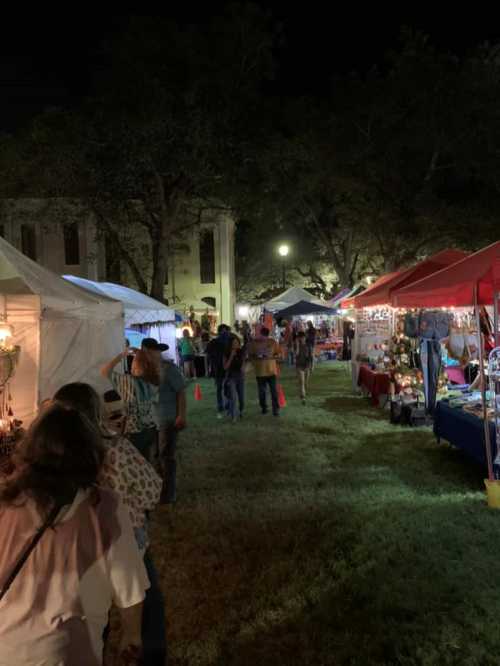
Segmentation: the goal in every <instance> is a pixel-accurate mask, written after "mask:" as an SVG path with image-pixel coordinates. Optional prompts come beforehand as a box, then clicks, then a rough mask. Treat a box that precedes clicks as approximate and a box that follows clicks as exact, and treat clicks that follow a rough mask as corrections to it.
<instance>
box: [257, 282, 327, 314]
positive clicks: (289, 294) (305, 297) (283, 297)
mask: <svg viewBox="0 0 500 666" xmlns="http://www.w3.org/2000/svg"><path fill="white" fill-rule="evenodd" d="M299 301H308V302H309V303H316V304H317V305H327V304H326V303H325V302H323V301H322V300H321V299H319V298H316V296H313V295H312V294H310V293H309V292H308V291H306V290H305V289H302V287H290V288H289V289H287V290H286V291H284V292H283V293H282V294H278V296H275V297H274V298H271V299H270V300H269V301H266V302H265V303H261V308H263V309H265V310H268V311H269V312H279V310H285V308H288V307H290V306H291V305H295V304H296V303H298V302H299Z"/></svg>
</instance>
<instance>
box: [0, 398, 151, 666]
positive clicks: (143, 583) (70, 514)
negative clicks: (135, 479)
mask: <svg viewBox="0 0 500 666" xmlns="http://www.w3.org/2000/svg"><path fill="white" fill-rule="evenodd" d="M103 455H104V452H103V448H102V443H101V437H100V433H99V432H97V431H96V429H95V428H94V427H93V426H92V424H91V423H90V422H89V421H88V419H87V418H86V417H85V416H84V415H82V414H80V413H79V412H78V411H76V410H72V409H67V408H65V407H63V406H60V405H56V406H54V407H53V408H51V409H49V410H48V411H46V412H44V413H43V414H42V415H41V416H40V418H39V419H38V420H37V421H36V422H35V423H34V424H33V425H32V427H31V428H30V431H29V432H28V434H27V437H26V438H25V440H24V442H23V443H22V445H21V446H20V448H19V451H18V452H17V454H16V461H15V462H16V470H15V472H14V475H13V476H12V477H10V479H9V480H8V481H7V482H4V483H3V485H1V486H0V530H1V533H2V548H1V549H0V590H1V589H2V588H3V587H4V585H5V583H6V581H7V579H8V578H9V576H10V574H11V572H12V570H13V568H14V567H15V565H16V563H17V562H18V561H19V559H20V556H21V554H22V552H23V551H24V549H25V547H26V546H27V544H29V543H30V542H31V541H32V538H33V536H34V534H35V532H36V531H37V530H38V529H39V527H40V525H41V524H43V522H44V521H45V520H46V518H47V516H48V515H49V514H50V513H51V512H52V511H53V509H54V507H59V506H60V507H61V509H60V510H59V511H58V513H57V516H56V517H55V520H54V522H53V525H52V526H51V527H49V528H48V529H46V530H45V531H44V532H43V534H42V536H41V538H40V541H39V542H38V543H37V545H36V546H35V547H34V549H33V550H32V552H31V553H30V555H29V557H28V559H27V560H26V562H25V564H24V566H23V567H22V569H21V570H20V572H19V573H18V575H17V576H16V578H15V579H14V581H13V582H12V584H11V586H10V588H9V589H8V590H7V591H6V593H5V595H4V596H3V598H2V599H1V601H0V666H12V665H13V664H16V666H84V665H85V666H99V665H100V664H102V648H103V645H102V634H103V630H104V628H105V626H106V624H107V621H108V613H109V610H110V607H111V605H112V604H113V603H114V604H115V605H116V606H117V607H118V609H119V610H120V615H121V619H122V624H123V630H124V631H123V636H124V638H123V642H122V645H121V652H122V654H125V653H126V654H127V655H128V657H131V660H130V661H129V662H128V663H134V658H135V659H137V660H138V659H139V656H140V651H141V614H142V602H143V599H144V597H145V590H146V589H147V587H148V586H149V582H148V579H147V575H146V571H145V568H144V564H143V561H142V558H141V556H140V553H139V550H138V548H137V545H136V543H135V539H134V534H133V531H132V525H131V522H130V518H129V515H128V512H127V510H126V509H125V508H124V507H123V505H122V504H121V503H120V501H119V498H118V496H117V495H115V494H114V493H113V492H111V491H109V490H106V489H103V488H98V487H97V486H96V485H95V482H96V479H97V476H98V473H99V469H100V467H101V464H102V460H103ZM56 511H57V508H56ZM137 663H138V662H137Z"/></svg>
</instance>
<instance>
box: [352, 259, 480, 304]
mask: <svg viewBox="0 0 500 666" xmlns="http://www.w3.org/2000/svg"><path fill="white" fill-rule="evenodd" d="M466 256H467V254H466V253H465V252H462V251H461V250H453V249H448V250H442V251H441V252H438V253H437V254H434V255H432V256H431V257H428V258H427V259H424V260H423V261H420V262H419V263H418V264H415V265H414V266H411V267H410V268H407V269H406V270H402V271H397V272H395V273H389V274H388V275H386V276H383V277H384V278H385V279H382V278H381V279H380V280H377V282H376V283H375V284H373V285H372V286H371V287H370V288H369V289H367V290H366V291H364V292H363V293H362V294H359V295H358V296H356V297H355V298H354V307H356V308H366V307H374V306H383V305H392V294H393V292H394V291H395V290H396V289H401V288H402V287H404V286H406V285H409V284H413V283H414V282H416V281H417V280H421V279H422V278H425V277H427V276H428V275H432V274H434V273H436V271H440V270H441V269H442V268H445V267H447V266H451V265H453V264H455V263H456V262H457V261H460V260H461V259H464V258H465V257H466Z"/></svg>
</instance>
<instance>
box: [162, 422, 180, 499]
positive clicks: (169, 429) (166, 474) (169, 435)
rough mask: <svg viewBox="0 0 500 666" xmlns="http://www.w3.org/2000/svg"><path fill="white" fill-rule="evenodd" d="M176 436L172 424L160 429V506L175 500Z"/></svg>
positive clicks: (176, 433)
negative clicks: (161, 485) (161, 486)
mask: <svg viewBox="0 0 500 666" xmlns="http://www.w3.org/2000/svg"><path fill="white" fill-rule="evenodd" d="M177 436H178V432H177V430H176V429H175V425H174V423H173V422H171V423H167V425H165V426H162V427H161V428H160V434H159V461H160V469H161V474H162V478H163V489H162V493H161V499H160V504H172V503H173V502H175V501H176V498H177V460H176V455H175V454H176V451H177Z"/></svg>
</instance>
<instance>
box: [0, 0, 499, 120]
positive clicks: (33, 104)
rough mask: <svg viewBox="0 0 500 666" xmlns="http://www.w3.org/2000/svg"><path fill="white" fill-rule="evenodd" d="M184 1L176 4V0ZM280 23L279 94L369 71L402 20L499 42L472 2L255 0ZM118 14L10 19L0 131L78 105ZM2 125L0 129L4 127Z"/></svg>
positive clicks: (440, 38)
mask: <svg viewBox="0 0 500 666" xmlns="http://www.w3.org/2000/svg"><path fill="white" fill-rule="evenodd" d="M179 4H181V3H179ZM223 4H224V3H223V2H213V1H212V2H203V3H197V2H183V3H182V6H181V7H178V6H177V7H175V8H172V9H170V10H169V11H164V12H163V13H162V14H163V15H167V16H171V17H172V18H176V19H179V20H181V21H189V22H193V23H195V22H203V20H205V19H206V18H207V16H209V15H210V14H215V13H217V12H218V11H220V8H221V6H222V5H223ZM258 4H260V5H261V6H263V7H265V8H268V9H271V10H272V13H273V16H274V17H275V19H276V20H277V21H280V22H281V23H282V24H283V31H284V36H285V44H284V46H283V48H282V49H281V51H280V52H279V54H278V62H279V75H278V79H277V81H276V84H275V88H276V92H278V93H279V94H284V95H302V94H311V93H312V94H321V93H325V92H326V91H327V90H328V82H329V80H330V78H331V77H332V76H333V75H334V74H343V73H346V72H349V71H352V70H358V71H361V72H363V71H366V70H367V69H368V68H369V67H371V66H372V65H373V64H375V63H377V64H383V60H384V54H385V53H386V52H387V51H388V50H389V49H392V48H396V47H397V45H398V38H399V35H400V30H401V26H402V25H408V26H411V27H413V28H416V29H420V30H422V31H424V32H425V33H427V34H428V35H429V36H430V38H431V41H432V43H433V44H435V45H436V46H438V47H440V48H442V49H446V50H452V51H454V52H456V53H458V54H462V53H465V52H467V50H469V49H470V48H473V47H474V46H475V45H476V44H478V43H481V42H484V41H486V40H489V41H492V42H495V41H500V28H495V26H496V25H498V24H497V22H496V21H495V20H494V16H493V13H492V12H493V10H491V13H489V14H488V12H485V11H481V12H479V11H477V12H472V11H471V8H470V7H465V8H464V9H459V8H458V4H455V5H454V6H453V13H452V14H451V12H447V13H442V14H436V11H435V10H434V11H431V10H430V9H429V10H426V9H425V8H424V7H423V6H419V9H418V11H415V10H414V11H413V12H412V13H408V12H405V11H404V10H403V9H399V10H395V9H392V10H390V9H389V8H387V9H383V8H381V7H380V5H381V3H379V6H378V7H376V8H372V9H369V10H367V9H365V8H363V7H361V6H359V7H354V8H353V9H351V10H346V9H345V8H343V9H342V10H340V9H337V6H339V5H334V4H333V3H330V4H327V3H324V2H317V1H312V0H310V1H308V2H302V3H300V4H299V5H298V6H294V7H292V6H291V2H290V1H288V2H286V1H285V0H283V1H279V0H277V1H275V2H259V3H258ZM119 22H120V16H117V15H111V14H105V13H102V12H101V13H99V14H94V13H90V12H89V13H80V14H78V13H75V12H74V11H73V12H71V11H69V10H68V11H66V12H64V11H59V12H57V14H52V15H51V14H50V13H44V14H43V15H40V16H38V17H37V16H35V15H31V14H30V17H29V18H27V17H26V16H25V17H24V18H23V19H22V20H21V17H19V20H12V21H11V22H10V24H9V27H8V28H7V23H4V25H3V29H4V34H2V35H1V39H0V82H1V83H0V85H1V90H2V105H1V111H0V121H1V125H0V129H2V128H3V129H13V128H15V127H16V126H19V125H22V124H23V123H24V122H25V121H26V120H27V119H29V118H30V117H31V116H33V115H34V114H35V113H37V112H38V111H40V110H42V109H43V107H45V106H48V105H68V104H74V103H77V102H78V100H79V99H80V98H81V97H82V96H84V95H85V94H87V93H88V91H89V89H90V82H91V78H92V71H93V69H94V68H95V62H96V60H95V57H94V54H95V52H96V49H97V47H98V45H99V43H100V42H101V41H102V40H103V39H105V38H106V36H108V35H110V34H112V33H113V32H114V31H115V30H116V28H117V25H119ZM2 126H3V127H2Z"/></svg>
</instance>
